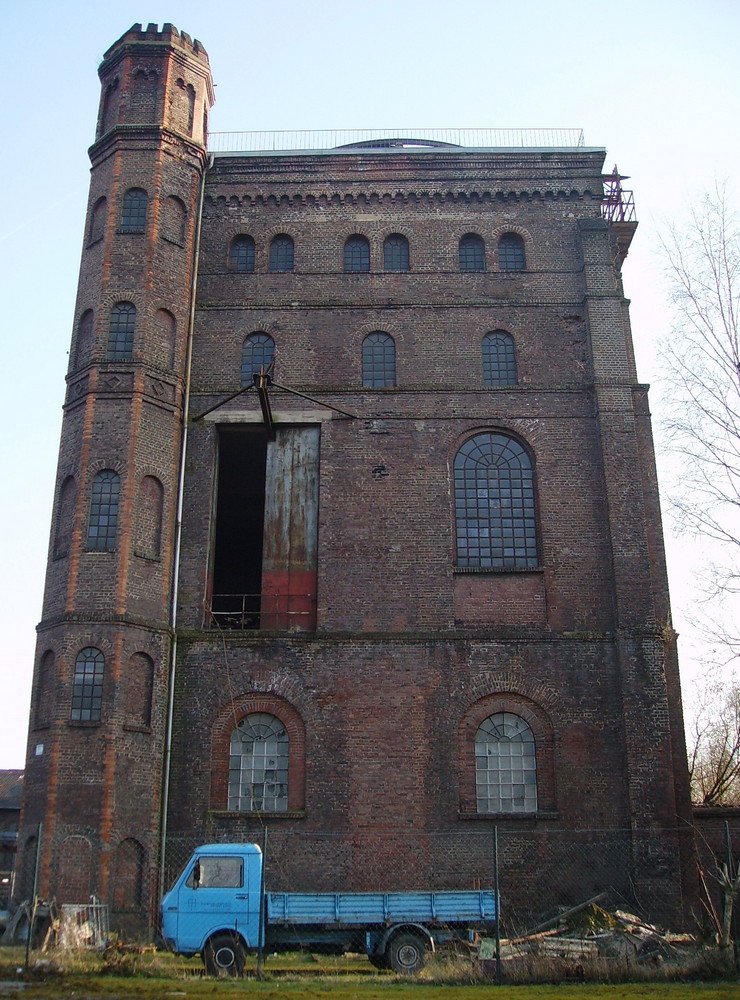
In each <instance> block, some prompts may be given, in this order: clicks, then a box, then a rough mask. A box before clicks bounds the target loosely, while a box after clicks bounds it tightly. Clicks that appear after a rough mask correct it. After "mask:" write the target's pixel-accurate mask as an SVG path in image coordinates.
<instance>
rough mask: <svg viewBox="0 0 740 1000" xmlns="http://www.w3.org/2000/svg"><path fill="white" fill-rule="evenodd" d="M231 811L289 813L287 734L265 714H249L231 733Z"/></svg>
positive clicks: (271, 716) (281, 725)
mask: <svg viewBox="0 0 740 1000" xmlns="http://www.w3.org/2000/svg"><path fill="white" fill-rule="evenodd" d="M228 808H229V811H230V812H287V809H288V733H287V731H286V729H285V726H284V725H283V724H282V722H281V721H280V720H279V719H278V718H276V716H274V715H268V714H267V713H266V712H254V713H252V714H251V715H247V716H246V717H245V718H244V719H242V721H241V722H240V723H239V725H238V726H237V727H236V729H234V731H233V732H232V734H231V749H230V755H229V804H228Z"/></svg>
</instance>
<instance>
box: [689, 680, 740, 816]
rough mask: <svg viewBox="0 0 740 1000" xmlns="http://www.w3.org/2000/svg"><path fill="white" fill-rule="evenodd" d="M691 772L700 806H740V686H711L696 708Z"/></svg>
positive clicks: (703, 693) (732, 684) (735, 682)
mask: <svg viewBox="0 0 740 1000" xmlns="http://www.w3.org/2000/svg"><path fill="white" fill-rule="evenodd" d="M691 743H692V746H691V756H690V760H689V772H690V777H691V796H692V799H693V801H694V802H695V803H696V804H697V805H705V806H730V805H740V684H739V683H738V682H737V681H732V682H730V683H729V684H720V683H714V684H708V685H707V686H706V687H705V688H704V691H703V692H702V696H701V697H700V699H699V701H698V704H697V706H696V709H695V716H694V724H693V733H692V740H691Z"/></svg>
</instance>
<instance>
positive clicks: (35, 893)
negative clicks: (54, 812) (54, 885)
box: [25, 823, 44, 972]
mask: <svg viewBox="0 0 740 1000" xmlns="http://www.w3.org/2000/svg"><path fill="white" fill-rule="evenodd" d="M43 829H44V824H43V823H39V825H38V829H37V831H36V857H35V859H34V862H33V896H32V898H31V915H30V918H29V921H28V936H27V937H26V962H25V967H26V972H28V963H29V961H30V955H31V942H32V940H33V925H34V923H35V922H36V903H37V896H38V891H39V861H40V860H41V834H42V832H43Z"/></svg>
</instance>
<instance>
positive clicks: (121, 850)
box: [112, 837, 145, 910]
mask: <svg viewBox="0 0 740 1000" xmlns="http://www.w3.org/2000/svg"><path fill="white" fill-rule="evenodd" d="M144 872H145V869H144V848H143V847H142V845H141V844H140V843H139V841H138V840H134V838H133V837H128V838H127V839H126V840H122V841H121V843H120V844H119V845H118V847H116V853H115V878H114V879H113V882H112V889H113V909H114V910H136V909H138V908H139V907H140V906H141V902H142V899H143V898H144V893H143V889H144Z"/></svg>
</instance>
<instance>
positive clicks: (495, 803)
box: [475, 712, 537, 813]
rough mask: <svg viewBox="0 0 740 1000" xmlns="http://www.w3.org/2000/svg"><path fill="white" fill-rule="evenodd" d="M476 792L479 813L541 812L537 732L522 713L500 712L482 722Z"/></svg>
mask: <svg viewBox="0 0 740 1000" xmlns="http://www.w3.org/2000/svg"><path fill="white" fill-rule="evenodd" d="M475 794H476V804H477V810H478V812H479V813H531V812H537V765H536V760H535V744H534V734H533V733H532V730H531V729H530V728H529V726H528V725H527V723H526V722H525V721H524V719H522V718H521V717H520V716H518V715H514V714H513V713H512V712H497V713H496V714H495V715H490V716H489V717H488V718H487V719H484V720H483V722H482V724H481V725H480V727H479V729H478V732H477V734H476V737H475Z"/></svg>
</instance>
